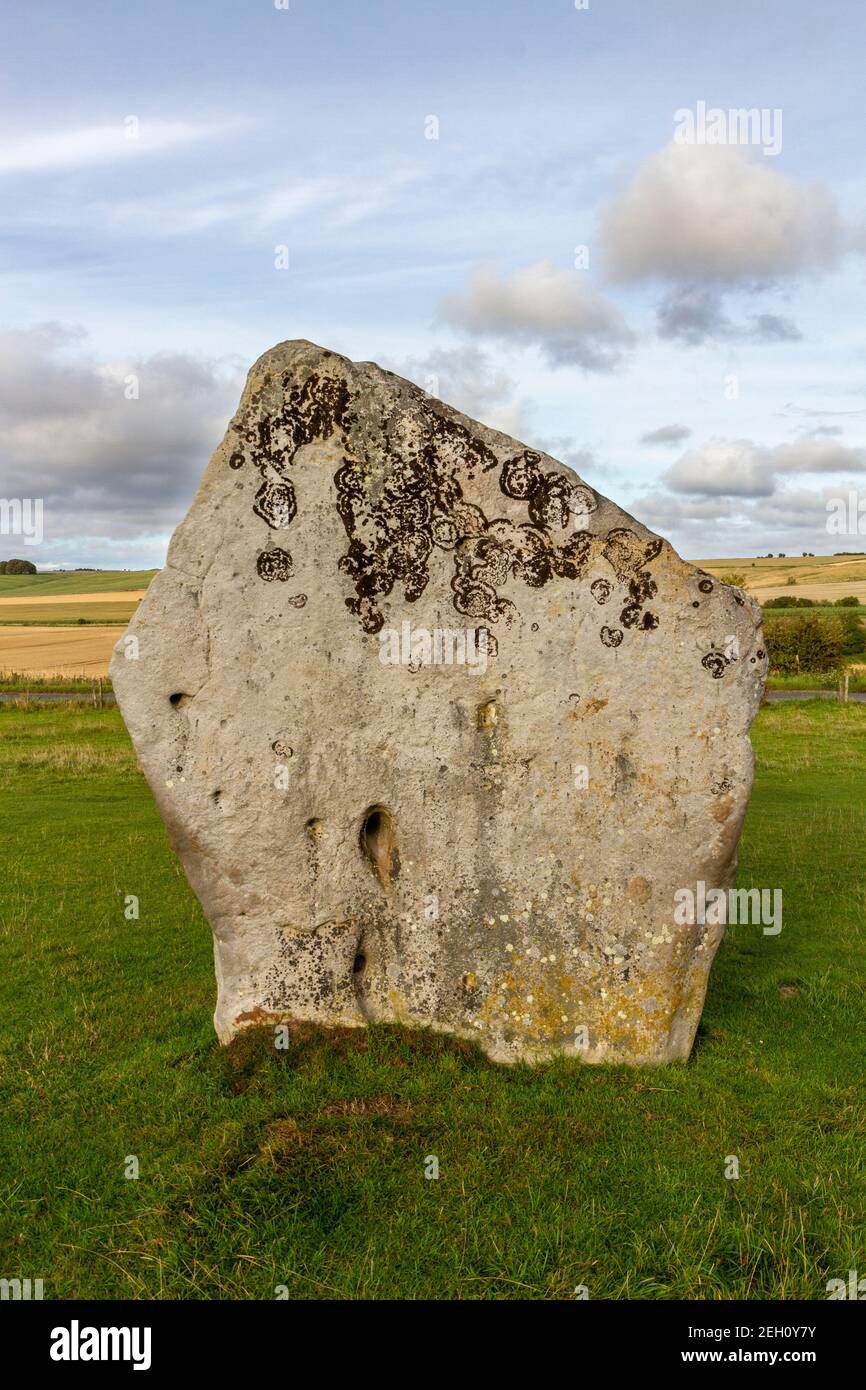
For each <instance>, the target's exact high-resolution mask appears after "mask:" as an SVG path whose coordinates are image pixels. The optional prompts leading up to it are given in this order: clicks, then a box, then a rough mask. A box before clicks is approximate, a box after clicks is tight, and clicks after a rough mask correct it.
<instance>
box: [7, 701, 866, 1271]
mask: <svg viewBox="0 0 866 1390" xmlns="http://www.w3.org/2000/svg"><path fill="white" fill-rule="evenodd" d="M754 742H755V746H756V750H757V754H758V776H757V782H756V787H755V793H754V797H753V800H752V803H751V807H750V810H749V815H748V820H747V825H746V831H745V835H744V840H743V844H742V852H741V872H740V883H741V884H743V885H759V886H768V887H782V888H783V890H784V926H783V930H782V932H781V934H780V935H779V936H776V937H765V936H763V935H762V934H761V932H760V929H758V928H746V927H738V928H733V929H732V930H731V931H730V932H729V935H728V938H727V939H726V941H725V942H724V944H723V946H722V948H721V950H720V953H719V956H718V958H717V961H716V964H715V966H714V969H713V973H712V978H711V982H710V989H709V995H708V1000H707V1006H706V1009H705V1013H704V1019H703V1023H702V1025H701V1030H700V1034H699V1038H698V1042H697V1045H696V1048H695V1051H694V1054H693V1056H692V1058H691V1060H690V1061H689V1063H688V1064H687V1065H676V1066H669V1067H664V1068H660V1069H657V1070H643V1071H642V1070H628V1069H626V1068H590V1067H581V1066H580V1064H577V1063H574V1062H558V1063H555V1064H551V1065H547V1066H544V1067H540V1068H538V1069H535V1070H532V1069H530V1068H527V1067H522V1066H521V1067H516V1068H512V1069H507V1068H501V1067H497V1066H495V1065H493V1064H491V1063H489V1062H487V1061H486V1060H485V1059H484V1058H483V1057H482V1056H481V1054H480V1053H478V1052H477V1051H476V1050H475V1049H474V1047H473V1046H472V1045H470V1044H465V1045H464V1044H460V1043H457V1042H450V1041H447V1040H444V1039H442V1038H440V1037H436V1036H434V1035H430V1034H426V1033H408V1032H405V1031H403V1030H401V1029H398V1028H376V1029H374V1030H372V1031H370V1032H369V1033H367V1032H364V1031H360V1032H346V1033H339V1034H335V1035H334V1036H332V1037H328V1036H326V1035H325V1034H324V1033H323V1032H321V1031H318V1030H316V1029H313V1028H299V1029H297V1030H296V1032H295V1035H294V1039H293V1045H292V1047H291V1049H290V1050H289V1051H288V1052H286V1053H280V1052H277V1051H275V1049H274V1047H273V1034H272V1033H271V1032H269V1031H267V1030H266V1031H265V1032H264V1034H262V1033H261V1032H254V1033H249V1034H247V1035H244V1036H242V1037H241V1038H240V1039H239V1040H237V1041H236V1043H235V1044H234V1045H233V1046H232V1047H231V1048H229V1049H222V1048H220V1047H219V1046H218V1044H217V1043H216V1040H215V1037H214V1034H213V1031H212V1026H211V1010H212V1007H213V999H214V983H213V965H212V954H211V939H210V932H209V930H208V928H207V926H206V924H205V922H204V920H203V917H202V913H201V911H200V909H199V907H198V904H197V902H196V900H195V899H194V897H193V895H192V893H191V891H190V890H189V888H188V887H187V885H186V881H185V879H184V877H183V875H182V873H181V870H180V868H179V866H178V864H177V862H176V860H175V859H174V857H173V855H172V854H171V852H170V850H169V848H168V845H167V842H166V837H165V834H164V831H163V828H162V825H161V822H160V819H159V816H158V814H157V812H156V809H155V807H154V804H153V801H152V799H151V797H150V793H149V791H148V789H147V786H146V784H145V783H144V781H143V779H142V777H141V775H140V773H139V772H138V770H137V767H136V764H135V760H134V757H133V754H132V751H131V748H130V745H129V741H128V739H127V736H126V734H125V731H124V729H123V725H122V723H121V720H120V716H119V715H118V713H117V712H116V711H114V710H94V709H80V708H78V709H76V708H67V707H61V708H48V709H46V708H44V707H39V706H34V707H31V708H23V709H22V708H6V709H2V708H0V771H2V778H0V798H2V811H3V818H4V824H5V825H6V827H7V833H6V834H5V835H4V836H3V837H2V848H0V855H2V862H0V872H2V883H3V912H2V922H0V959H2V969H0V994H2V1004H0V1019H2V1057H0V1061H2V1073H0V1079H2V1102H0V1116H2V1119H0V1243H2V1248H3V1268H2V1271H0V1273H2V1275H3V1276H4V1277H14V1276H19V1277H28V1276H29V1277H32V1278H37V1277H41V1278H43V1279H44V1281H45V1296H46V1298H49V1297H51V1298H71V1297H77V1298H170V1297H176V1298H198V1299H202V1298H209V1299H213V1298H254V1299H260V1298H266V1299H267V1298H272V1297H273V1296H274V1290H275V1288H276V1286H278V1285H281V1284H284V1285H286V1286H287V1287H288V1290H289V1293H290V1295H291V1296H292V1297H299V1298H333V1297H349V1298H364V1299H382V1298H434V1299H445V1298H472V1299H490V1298H497V1299H518V1298H530V1299H551V1298H559V1297H566V1298H567V1297H570V1296H571V1294H572V1291H573V1290H574V1288H575V1286H576V1285H579V1284H586V1285H587V1286H588V1288H589V1292H590V1297H591V1298H605V1297H607V1298H619V1299H625V1298H641V1299H659V1298H662V1299H663V1298H675V1297H685V1298H691V1299H707V1298H708V1299H715V1298H749V1299H756V1298H770V1299H791V1298H810V1299H815V1298H818V1299H820V1298H824V1297H826V1294H825V1284H826V1281H827V1280H828V1279H829V1278H832V1277H837V1276H841V1277H845V1276H846V1275H847V1271H848V1270H849V1269H859V1270H860V1271H862V1270H863V1269H864V1268H866V1236H864V1231H866V1220H864V1217H866V1144H864V1138H866V1096H864V1087H863V1077H864V1061H866V1044H864V1022H863V1020H864V1002H866V992H864V991H866V930H864V907H866V903H864V884H866V709H864V708H863V707H861V706H856V705H849V706H844V707H843V706H838V705H835V704H819V703H817V702H815V703H809V704H805V705H777V706H773V707H770V708H765V709H763V710H762V711H761V712H760V714H759V716H758V719H757V721H756V724H755V728H754ZM128 894H135V895H136V896H137V897H138V898H139V899H140V912H141V915H140V920H138V921H127V920H126V919H125V917H124V899H125V897H126V895H128ZM732 1154H733V1155H737V1156H738V1158H739V1162H740V1169H741V1176H740V1178H739V1179H738V1180H729V1179H726V1178H725V1177H724V1176H723V1173H724V1168H725V1163H726V1157H727V1156H728V1155H732ZM131 1155H134V1156H136V1157H137V1158H138V1160H139V1164H140V1176H139V1178H138V1180H137V1181H135V1180H132V1181H129V1180H126V1179H125V1177H124V1171H125V1165H126V1164H127V1161H128V1157H129V1156H131ZM428 1155H436V1156H437V1158H438V1160H439V1165H440V1167H439V1171H440V1176H439V1178H438V1180H427V1179H425V1176H424V1173H425V1160H426V1158H427V1156H428Z"/></svg>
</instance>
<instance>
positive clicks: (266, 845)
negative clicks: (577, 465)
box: [111, 342, 766, 1062]
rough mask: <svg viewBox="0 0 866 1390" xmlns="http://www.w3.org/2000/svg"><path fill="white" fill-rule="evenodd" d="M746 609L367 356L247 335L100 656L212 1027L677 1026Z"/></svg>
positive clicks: (735, 738) (750, 690) (746, 684)
mask: <svg viewBox="0 0 866 1390" xmlns="http://www.w3.org/2000/svg"><path fill="white" fill-rule="evenodd" d="M758 620H759V610H758V609H757V607H756V606H755V605H754V604H753V603H752V602H751V600H749V599H747V598H746V597H745V596H744V595H742V594H741V593H740V592H739V591H738V590H736V589H731V588H728V587H727V586H725V585H723V584H720V583H718V582H717V581H716V580H714V579H712V578H710V577H709V576H708V575H707V574H705V573H703V572H702V571H701V570H698V569H695V568H694V566H692V565H689V564H686V563H685V562H684V561H683V560H681V559H680V558H679V557H678V556H677V555H676V553H675V552H674V551H673V550H672V549H671V547H670V546H669V545H668V544H667V543H666V542H665V541H663V540H661V539H660V538H659V537H657V536H654V535H653V534H652V533H651V532H649V531H647V530H646V528H645V527H643V526H641V525H640V523H639V522H637V521H635V520H634V518H632V517H630V516H629V515H628V514H627V513H625V512H623V511H621V510H620V509H619V508H618V507H616V506H614V504H613V503H612V502H609V501H608V500H607V499H606V498H604V497H601V496H600V495H599V494H597V493H596V492H595V491H594V490H593V489H592V488H590V487H589V486H587V485H586V484H584V483H582V482H580V481H579V480H578V478H577V477H576V476H575V475H574V474H573V473H572V472H571V471H570V470H569V469H568V468H566V467H564V466H563V465H562V464H560V463H557V462H556V461H555V460H554V459H552V458H549V457H547V456H546V455H544V454H540V453H538V452H536V451H533V450H530V449H527V448H525V447H524V446H523V445H522V444H518V443H517V442H516V441H515V440H513V439H509V438H507V437H506V436H505V435H502V434H498V433H496V432H495V431H493V430H489V429H486V428H485V427H484V426H482V425H479V424H477V423H476V422H475V421H473V420H470V419H467V418H466V417H465V416H463V415H460V414H459V413H458V412H457V411H455V410H452V409H450V408H449V407H448V406H446V405H443V404H442V402H441V401H437V400H434V399H432V398H431V397H429V396H427V395H425V394H424V392H422V391H420V390H418V388H417V387H415V386H413V385H411V384H410V383H408V382H406V381H403V380H401V379H400V378H399V377H396V376H393V375H391V374H390V373H388V372H384V371H382V370H381V369H380V368H378V367H376V366H374V365H373V364H371V363H353V362H349V361H347V360H346V358H344V357H340V356H338V355H337V354H335V353H332V352H327V351H325V350H323V349H321V348H318V347H315V346H314V345H313V344H311V343H307V342H291V343H282V344H280V345H279V346H278V347H275V348H274V349H273V350H272V351H270V352H268V353H266V354H265V355H264V357H262V358H260V360H259V361H258V362H257V363H256V365H255V366H254V367H253V369H252V371H251V372H250V375H249V379H248V382H247V386H246V389H245V391H244V395H243V398H242V400H241V404H240V408H239V410H238V413H237V415H236V416H235V418H234V419H233V420H232V422H231V424H230V425H229V429H228V432H227V434H226V437H225V440H224V441H223V443H222V444H221V445H220V447H219V448H218V449H217V451H216V453H215V454H214V456H213V458H212V460H211V462H210V465H209V467H208V469H207V472H206V473H205V476H204V479H203V481H202V483H201V486H200V488H199V491H198V493H197V495H196V498H195V500H194V502H193V504H192V507H191V508H190V511H189V514H188V516H187V517H186V519H185V520H184V521H183V522H182V523H181V525H180V526H179V527H178V529H177V531H176V532H175V534H174V537H173V539H172V542H171V547H170V550H169V556H168V563H167V565H166V567H165V569H163V570H162V571H161V573H160V574H158V575H157V577H156V578H155V579H154V581H153V583H152V585H151V587H150V589H149V591H148V594H147V597H146V598H145V599H144V601H143V602H142V603H141V605H140V607H139V609H138V612H137V614H136V616H135V618H134V620H133V622H132V625H131V627H130V630H129V632H130V636H131V637H132V638H134V639H135V640H134V641H132V640H130V637H127V638H125V639H122V640H121V642H119V643H118V646H117V649H116V654H115V656H114V658H113V661H112V668H111V674H112V678H113V680H114V685H115V689H116V691H117V695H118V699H119V701H120V706H121V709H122V711H123V715H124V718H125V720H126V722H127V725H128V727H129V730H130V733H131V735H132V738H133V740H134V743H135V746H136V749H137V751H138V755H139V758H140V759H141V764H142V767H143V768H144V772H145V774H146V776H147V778H148V781H149V782H150V785H151V787H152V789H153V792H154V795H155V797H156V800H157V802H158V805H159V808H160V810H161V812H162V814H163V817H164V818H165V822H166V825H167V827H168V831H169V835H170V837H171V841H172V844H173V845H174V848H175V849H176V851H177V853H178V854H179V856H180V858H181V860H182V862H183V866H184V868H185V870H186V873H187V875H188V877H189V880H190V883H191V884H192V886H193V888H194V889H195V891H196V893H197V894H198V896H199V898H200V900H201V903H202V906H203V907H204V910H205V912H206V914H207V916H208V919H209V921H210V923H211V926H212V927H213V932H214V939H215V956H216V975H217V982H218V1000H217V1007H216V1016H215V1022H216V1028H217V1032H218V1034H219V1037H220V1038H221V1039H222V1040H223V1041H226V1040H228V1039H229V1038H231V1037H232V1035H233V1034H234V1033H235V1032H236V1031H237V1030H238V1029H239V1028H242V1027H243V1026H244V1025H246V1024H251V1023H257V1022H264V1021H273V1022H277V1021H279V1020H280V1019H286V1018H294V1019H313V1020H319V1021H321V1022H324V1023H341V1024H357V1025H363V1024H365V1023H366V1022H367V1021H369V1020H393V1021H399V1022H401V1023H407V1024H416V1025H417V1024H427V1025H430V1026H432V1027H434V1028H437V1029H443V1030H447V1031H449V1032H453V1033H458V1034H462V1035H463V1036H468V1037H476V1038H477V1039H478V1040H479V1042H480V1043H481V1045H482V1047H484V1048H485V1050H486V1051H487V1052H488V1053H489V1054H490V1056H491V1057H494V1058H497V1059H500V1060H503V1061H511V1060H514V1059H516V1058H519V1057H523V1058H534V1057H541V1056H545V1055H548V1054H551V1053H555V1052H564V1053H570V1052H575V1051H576V1052H577V1053H578V1055H580V1056H582V1057H584V1058H585V1059H586V1060H589V1061H625V1062H661V1061H665V1060H668V1059H671V1058H681V1057H685V1056H687V1055H688V1052H689V1049H690V1047H691V1044H692V1039H693V1037H694V1033H695V1029H696V1027H697V1023H698V1019H699V1016H700V1011H701V1007H702V1003H703V999H704V993H705V990H706V985H707V976H708V973H709V969H710V965H711V962H712V959H713V955H714V953H715V950H716V947H717V946H718V943H719V940H720V937H721V935H722V928H720V927H714V926H701V925H677V923H676V920H675V915H674V894H675V892H676V890H677V889H678V888H682V887H688V886H690V885H691V886H692V887H693V888H694V886H695V885H696V884H697V883H698V882H703V883H705V884H706V885H707V888H708V889H709V888H712V887H716V886H722V887H726V886H728V885H729V884H730V883H731V882H732V881H733V874H734V869H735V863H736V846H737V839H738V836H739V832H740V826H741V823H742V820H743V815H744V813H745V809H746V803H747V800H748V796H749V791H750V787H751V780H752V765H753V759H752V750H751V746H750V743H749V738H748V729H749V724H750V722H751V720H752V717H753V715H754V713H755V710H756V708H757V706H758V704H759V701H760V698H761V691H762V686H763V678H764V674H765V667H766V660H765V656H764V652H763V650H762V644H761V636H760V631H759V628H758ZM449 656H450V658H451V659H450V661H449Z"/></svg>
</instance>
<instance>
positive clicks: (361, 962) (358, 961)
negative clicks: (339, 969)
mask: <svg viewBox="0 0 866 1390" xmlns="http://www.w3.org/2000/svg"><path fill="white" fill-rule="evenodd" d="M366 964H367V957H366V956H365V955H364V952H363V951H359V952H358V954H357V955H356V957H355V959H354V961H353V962H352V972H353V974H355V975H360V973H361V971H362V970H363V969H364V966H365V965H366Z"/></svg>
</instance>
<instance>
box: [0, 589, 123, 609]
mask: <svg viewBox="0 0 866 1390" xmlns="http://www.w3.org/2000/svg"><path fill="white" fill-rule="evenodd" d="M146 593H147V590H146V589H127V590H123V589H117V590H113V591H111V590H110V591H109V592H107V593H100V592H98V591H97V592H96V593H85V594H27V595H26V596H23V597H22V595H20V594H16V595H15V596H14V597H13V598H0V606H2V607H3V608H14V607H16V606H17V605H20V604H27V605H30V604H34V603H76V604H78V605H79V606H80V605H83V604H90V603H125V604H132V605H133V606H134V605H135V604H137V603H138V601H139V599H143V598H144V596H145V594H146Z"/></svg>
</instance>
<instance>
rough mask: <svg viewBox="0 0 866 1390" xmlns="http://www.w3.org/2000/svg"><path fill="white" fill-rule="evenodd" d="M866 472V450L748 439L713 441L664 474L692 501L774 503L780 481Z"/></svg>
mask: <svg viewBox="0 0 866 1390" xmlns="http://www.w3.org/2000/svg"><path fill="white" fill-rule="evenodd" d="M862 472H866V450H863V449H855V448H850V447H849V446H847V445H844V444H839V443H837V442H836V441H834V440H832V439H825V438H815V437H814V436H808V437H805V438H803V439H798V440H795V441H794V442H793V443H789V444H777V445H775V446H774V447H772V448H767V447H766V446H764V445H760V444H754V443H752V441H751V440H748V439H737V440H727V439H711V440H709V441H708V442H707V443H706V444H703V445H701V446H700V448H697V449H688V450H687V451H686V452H685V453H684V454H683V455H682V456H681V457H680V458H679V459H677V461H676V463H675V464H673V466H672V467H671V468H669V469H668V470H667V472H666V473H664V474H663V475H662V476H663V481H664V482H665V483H666V484H667V486H668V487H669V488H670V489H671V491H672V492H676V493H686V494H689V495H691V496H693V497H714V498H716V497H753V498H754V497H771V496H773V495H774V494H776V492H777V488H778V481H779V478H780V477H784V476H786V475H791V474H799V473H836V474H837V475H841V474H843V473H862Z"/></svg>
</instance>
